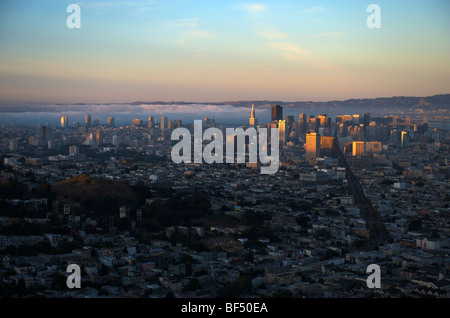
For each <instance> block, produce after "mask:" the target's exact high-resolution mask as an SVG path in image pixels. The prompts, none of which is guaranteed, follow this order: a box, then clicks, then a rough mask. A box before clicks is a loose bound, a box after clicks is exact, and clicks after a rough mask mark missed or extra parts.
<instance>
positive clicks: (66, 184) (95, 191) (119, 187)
mask: <svg viewBox="0 0 450 318" xmlns="http://www.w3.org/2000/svg"><path fill="white" fill-rule="evenodd" d="M52 189H53V191H54V192H55V194H56V200H58V201H60V202H61V203H71V204H74V205H76V206H79V207H81V208H82V210H94V211H96V212H106V211H107V210H108V209H111V208H118V207H119V206H120V205H127V206H131V205H134V204H136V202H137V197H136V195H135V194H134V193H133V191H132V190H131V188H130V186H129V185H127V184H124V183H120V182H117V181H112V180H104V179H96V178H91V177H89V176H88V175H86V174H83V175H80V176H78V177H74V178H70V179H67V180H64V181H61V182H59V183H57V184H54V185H53V186H52Z"/></svg>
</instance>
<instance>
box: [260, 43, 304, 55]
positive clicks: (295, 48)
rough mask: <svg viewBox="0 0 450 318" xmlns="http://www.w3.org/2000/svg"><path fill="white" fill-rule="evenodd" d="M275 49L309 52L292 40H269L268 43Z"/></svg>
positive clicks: (290, 51) (289, 51)
mask: <svg viewBox="0 0 450 318" xmlns="http://www.w3.org/2000/svg"><path fill="white" fill-rule="evenodd" d="M267 44H268V45H269V46H270V47H272V48H273V49H275V50H278V51H282V52H288V53H307V51H305V50H303V49H302V48H301V47H300V46H298V45H297V44H295V43H292V42H269V43H267Z"/></svg>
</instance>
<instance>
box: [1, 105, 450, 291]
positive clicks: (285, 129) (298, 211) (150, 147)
mask: <svg viewBox="0 0 450 318" xmlns="http://www.w3.org/2000/svg"><path fill="white" fill-rule="evenodd" d="M249 113H250V119H249V121H248V123H245V124H243V125H242V126H236V127H242V128H244V129H246V128H250V127H253V128H256V130H258V129H259V128H268V130H270V129H269V128H277V129H278V133H279V147H280V149H279V169H278V171H277V172H276V173H274V174H268V175H265V174H261V173H260V168H261V167H260V163H259V162H256V163H255V162H249V161H248V150H249V144H248V143H247V144H246V152H247V161H246V162H245V163H234V164H216V163H213V164H202V163H180V164H176V163H174V162H173V161H172V160H171V150H172V147H173V146H174V144H176V143H177V141H174V140H171V133H172V131H173V130H174V129H176V128H178V127H185V128H187V129H189V130H190V132H191V134H192V135H193V133H194V125H193V123H182V122H181V120H179V119H170V120H169V119H168V118H167V117H164V116H163V117H160V118H159V119H156V118H154V117H152V116H150V117H149V118H148V119H146V120H143V119H135V120H133V121H132V122H131V123H130V125H129V126H122V127H116V125H115V122H114V121H115V120H114V118H113V117H109V118H108V119H107V123H105V124H101V123H100V122H99V120H93V121H92V120H91V115H89V114H87V115H86V116H85V122H84V123H79V122H74V123H70V122H69V119H70V118H68V117H66V116H62V117H61V125H60V126H58V127H51V125H50V124H38V125H37V126H35V127H25V126H19V125H8V126H3V127H2V129H1V131H0V156H1V158H0V159H1V162H0V189H1V191H0V297H15V296H18V297H46V298H52V297H61V298H63V297H83V298H84V297H89V298H95V297H151V298H164V297H177V298H214V297H245V298H260V297H280V298H289V297H306V298H309V297H320V298H322V297H323V298H359V297H413V298H419V297H433V298H434V297H437V298H448V297H450V279H449V278H450V276H449V275H450V274H449V272H450V246H449V235H450V208H449V205H450V184H449V174H450V169H449V165H448V154H449V145H450V135H449V132H448V131H447V130H446V129H445V128H446V127H442V128H439V127H432V126H431V125H430V123H429V120H428V118H427V116H426V115H423V116H420V117H419V116H409V115H408V116H404V117H402V116H398V115H395V116H391V115H387V116H384V117H371V115H370V114H369V113H364V114H359V115H356V114H354V115H341V116H337V117H336V118H330V117H327V115H326V114H315V115H311V114H308V115H307V114H303V113H302V114H299V115H298V117H294V116H291V115H289V116H286V117H284V119H283V107H282V106H281V105H274V106H273V107H272V108H271V122H270V123H259V122H258V119H257V118H256V116H255V109H254V106H253V107H252V108H251V111H250V106H249ZM217 120H218V119H217ZM202 124H203V125H202V128H203V130H205V129H207V128H210V127H217V128H219V129H221V130H222V131H223V132H224V133H225V129H226V128H228V127H226V126H225V125H221V124H216V122H215V120H214V119H210V118H204V119H203V123H202ZM206 145H207V142H204V145H203V147H205V146H206ZM224 149H225V147H224ZM192 162H193V161H192ZM70 264H77V265H79V266H80V268H81V288H79V289H77V288H74V289H70V288H68V287H67V285H66V279H67V277H68V276H69V273H67V272H66V269H67V266H68V265H70ZM370 264H377V265H378V266H380V269H381V288H373V289H371V288H368V287H367V284H366V279H367V277H368V274H367V273H366V269H367V266H368V265H370Z"/></svg>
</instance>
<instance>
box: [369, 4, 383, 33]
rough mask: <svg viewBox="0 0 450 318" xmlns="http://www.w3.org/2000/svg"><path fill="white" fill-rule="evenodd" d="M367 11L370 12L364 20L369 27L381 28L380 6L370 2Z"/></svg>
mask: <svg viewBox="0 0 450 318" xmlns="http://www.w3.org/2000/svg"><path fill="white" fill-rule="evenodd" d="M367 12H368V13H372V14H371V15H369V17H368V18H367V20H366V24H367V27H368V28H369V29H379V28H381V8H380V6H379V5H378V4H370V5H369V6H368V7H367Z"/></svg>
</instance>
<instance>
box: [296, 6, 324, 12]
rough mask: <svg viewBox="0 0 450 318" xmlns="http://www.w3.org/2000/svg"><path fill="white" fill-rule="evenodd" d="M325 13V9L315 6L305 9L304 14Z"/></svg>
mask: <svg viewBox="0 0 450 318" xmlns="http://www.w3.org/2000/svg"><path fill="white" fill-rule="evenodd" d="M324 11H325V7H322V6H314V7H312V8H308V9H303V10H302V13H319V12H324Z"/></svg>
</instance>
